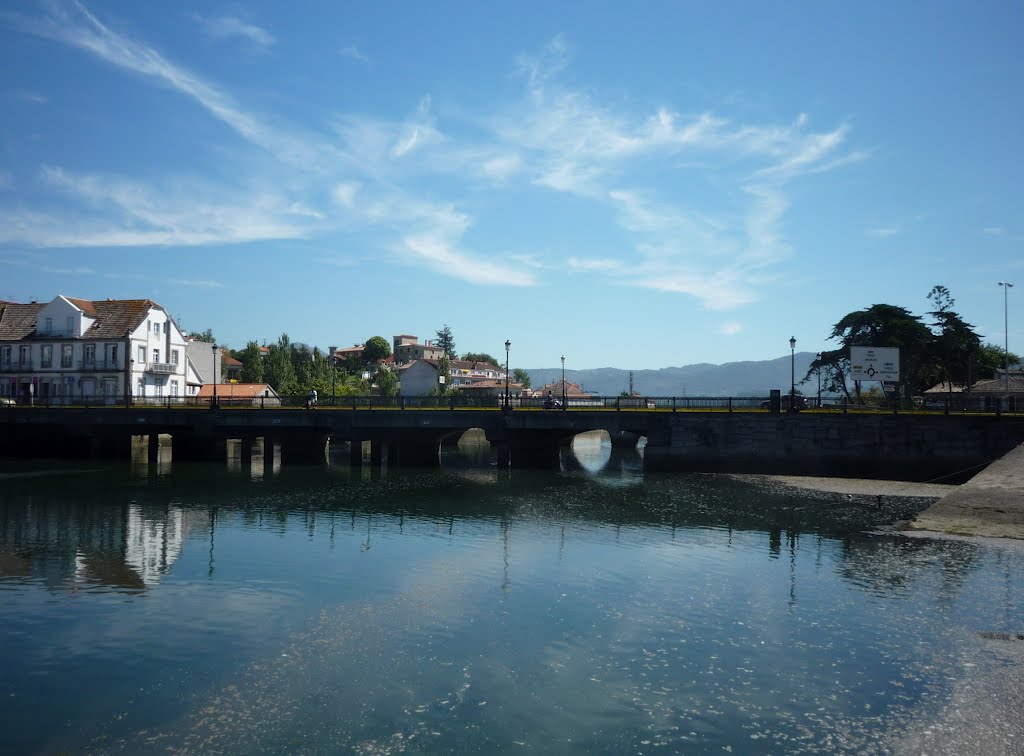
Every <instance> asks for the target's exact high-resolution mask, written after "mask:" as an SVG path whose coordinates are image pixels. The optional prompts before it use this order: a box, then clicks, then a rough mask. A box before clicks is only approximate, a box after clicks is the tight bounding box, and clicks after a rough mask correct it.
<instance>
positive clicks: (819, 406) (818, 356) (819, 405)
mask: <svg viewBox="0 0 1024 756" xmlns="http://www.w3.org/2000/svg"><path fill="white" fill-rule="evenodd" d="M815 359H817V361H818V371H817V372H818V409H821V352H818V354H817V356H816V357H815Z"/></svg>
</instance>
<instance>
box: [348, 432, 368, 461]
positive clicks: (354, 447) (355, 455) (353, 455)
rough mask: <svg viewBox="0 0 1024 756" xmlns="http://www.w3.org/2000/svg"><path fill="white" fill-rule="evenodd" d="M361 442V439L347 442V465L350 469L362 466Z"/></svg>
mask: <svg viewBox="0 0 1024 756" xmlns="http://www.w3.org/2000/svg"><path fill="white" fill-rule="evenodd" d="M363 452H364V450H363V440H362V439H361V438H353V439H352V440H351V441H349V446H348V463H349V465H351V466H352V467H362V466H363Z"/></svg>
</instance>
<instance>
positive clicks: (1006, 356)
mask: <svg viewBox="0 0 1024 756" xmlns="http://www.w3.org/2000/svg"><path fill="white" fill-rule="evenodd" d="M999 285H1000V286H1002V287H1003V367H1004V368H1005V369H1006V374H1005V376H1004V378H1005V379H1006V405H1007V407H1006V408H1007V409H1009V408H1010V407H1009V405H1010V310H1009V301H1008V298H1007V291H1008V290H1009V289H1012V288H1013V284H1012V283H1010V282H1009V281H1000V282H999Z"/></svg>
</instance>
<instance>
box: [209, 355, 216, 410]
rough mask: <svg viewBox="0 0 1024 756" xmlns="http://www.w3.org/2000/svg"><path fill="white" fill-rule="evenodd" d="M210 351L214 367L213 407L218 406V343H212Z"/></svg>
mask: <svg viewBox="0 0 1024 756" xmlns="http://www.w3.org/2000/svg"><path fill="white" fill-rule="evenodd" d="M210 352H211V355H210V356H212V357H213V368H212V374H213V399H212V404H210V406H211V407H216V406H217V345H216V344H210Z"/></svg>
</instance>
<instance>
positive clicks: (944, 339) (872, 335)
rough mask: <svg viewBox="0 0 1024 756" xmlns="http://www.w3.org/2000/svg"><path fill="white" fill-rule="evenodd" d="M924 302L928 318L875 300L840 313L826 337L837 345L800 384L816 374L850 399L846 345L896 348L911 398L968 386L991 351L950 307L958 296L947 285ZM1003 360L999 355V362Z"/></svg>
mask: <svg viewBox="0 0 1024 756" xmlns="http://www.w3.org/2000/svg"><path fill="white" fill-rule="evenodd" d="M928 300H929V301H930V302H931V303H932V306H933V307H934V308H935V309H933V310H932V311H931V312H929V313H928V314H929V315H930V316H931V317H932V322H931V323H929V324H928V325H925V324H924V323H923V322H922V321H921V318H920V317H918V316H917V315H914V314H912V313H911V312H910V311H909V310H907V309H906V308H903V307H896V306H894V305H886V304H876V305H872V306H871V307H869V308H867V309H866V310H857V311H855V312H851V313H848V314H846V315H845V316H843V318H841V319H840V320H839V322H838V323H836V324H835V326H834V327H833V328H832V333H831V335H830V336H829V338H830V339H832V340H834V341H838V342H840V344H841V346H840V348H838V349H834V350H830V351H823V352H822V353H821V355H820V356H819V357H818V358H817V359H815V360H814V361H813V362H812V363H811V364H810V367H809V369H808V370H807V374H806V375H805V376H804V379H803V380H802V381H801V383H806V382H808V381H810V380H811V379H812V377H813V378H816V377H817V376H818V375H819V374H820V375H821V376H822V390H824V391H827V392H830V393H836V392H842V393H843V394H845V396H846V397H847V399H850V398H851V397H850V391H849V377H850V348H851V347H855V346H857V347H897V348H898V349H899V350H900V386H899V388H900V393H901V394H902V396H903V397H904V398H905V399H907V400H909V399H910V398H911V397H912V396H913V395H914V394H915V393H920V392H922V391H924V390H925V389H927V388H930V387H931V386H933V385H934V384H935V383H938V382H944V383H947V384H949V385H950V386H954V385H960V386H967V385H970V384H971V383H972V382H973V381H974V380H976V379H977V377H978V376H979V375H983V374H984V369H985V368H984V366H985V365H986V364H988V363H987V361H988V360H990V359H991V356H992V355H991V350H990V349H988V348H987V347H983V346H982V345H981V340H980V337H979V336H978V334H977V333H975V332H974V327H973V326H972V325H971V324H970V323H967V322H966V321H964V320H963V318H961V317H960V315H959V314H958V313H957V312H955V311H954V310H953V306H954V305H955V304H956V300H954V299H953V295H952V294H951V293H950V291H949V289H947V288H946V287H945V286H933V287H932V289H931V291H930V292H929V293H928ZM1001 362H1002V358H1001V357H1000V358H999V363H997V364H1001ZM854 391H855V392H856V399H857V402H858V403H861V402H863V401H864V395H863V394H862V393H861V386H860V381H855V382H854Z"/></svg>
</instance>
